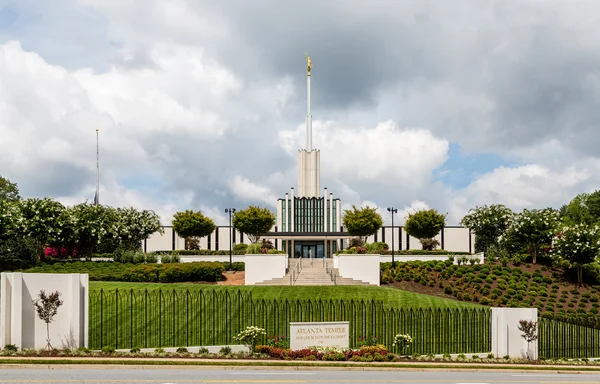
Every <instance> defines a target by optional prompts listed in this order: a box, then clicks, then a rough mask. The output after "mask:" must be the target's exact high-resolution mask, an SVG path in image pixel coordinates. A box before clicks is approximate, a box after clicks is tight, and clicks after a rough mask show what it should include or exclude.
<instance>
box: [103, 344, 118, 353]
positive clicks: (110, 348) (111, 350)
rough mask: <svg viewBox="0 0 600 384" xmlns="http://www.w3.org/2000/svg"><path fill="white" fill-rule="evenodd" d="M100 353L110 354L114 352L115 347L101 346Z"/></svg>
mask: <svg viewBox="0 0 600 384" xmlns="http://www.w3.org/2000/svg"><path fill="white" fill-rule="evenodd" d="M102 353H104V354H106V355H112V354H113V353H115V348H114V347H108V346H107V347H104V348H102Z"/></svg>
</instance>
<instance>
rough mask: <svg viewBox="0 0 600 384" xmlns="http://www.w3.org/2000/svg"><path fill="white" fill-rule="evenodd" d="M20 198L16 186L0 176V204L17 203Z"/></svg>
mask: <svg viewBox="0 0 600 384" xmlns="http://www.w3.org/2000/svg"><path fill="white" fill-rule="evenodd" d="M20 198H21V197H20V196H19V188H18V187H17V184H16V183H11V182H10V180H8V179H7V178H4V177H2V176H0V202H1V201H17V200H19V199H20Z"/></svg>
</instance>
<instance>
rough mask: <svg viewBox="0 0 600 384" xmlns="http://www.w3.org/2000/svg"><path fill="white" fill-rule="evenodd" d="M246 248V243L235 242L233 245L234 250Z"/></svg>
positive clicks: (244, 249)
mask: <svg viewBox="0 0 600 384" xmlns="http://www.w3.org/2000/svg"><path fill="white" fill-rule="evenodd" d="M247 248H248V244H236V245H234V246H233V250H234V251H244V252H246V249H247Z"/></svg>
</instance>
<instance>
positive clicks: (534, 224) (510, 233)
mask: <svg viewBox="0 0 600 384" xmlns="http://www.w3.org/2000/svg"><path fill="white" fill-rule="evenodd" d="M559 224H560V216H559V213H558V211H556V210H555V209H552V208H544V209H532V210H527V209H524V210H523V212H521V213H519V214H517V215H516V216H515V217H514V220H513V221H512V223H511V225H510V227H509V228H508V230H507V231H506V237H507V238H508V239H510V241H512V242H514V243H516V244H517V245H519V246H521V247H527V248H528V252H529V253H530V254H531V255H532V257H533V264H535V263H536V260H537V256H538V254H540V252H541V251H543V250H544V248H549V247H550V245H551V243H552V238H553V237H554V235H555V234H556V233H557V232H558V227H559Z"/></svg>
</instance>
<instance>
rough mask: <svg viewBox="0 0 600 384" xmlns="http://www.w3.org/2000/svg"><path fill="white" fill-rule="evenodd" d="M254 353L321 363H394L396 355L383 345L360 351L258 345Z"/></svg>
mask: <svg viewBox="0 0 600 384" xmlns="http://www.w3.org/2000/svg"><path fill="white" fill-rule="evenodd" d="M256 352H257V353H261V354H265V355H267V356H270V357H274V358H276V359H280V360H322V361H394V360H395V359H396V355H394V354H393V353H390V352H389V351H388V350H387V348H386V347H385V346H383V345H372V346H367V345H365V346H362V347H360V349H336V348H318V347H314V348H305V349H300V350H295V351H293V350H291V349H284V348H280V347H274V346H270V345H259V346H257V347H256Z"/></svg>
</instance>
